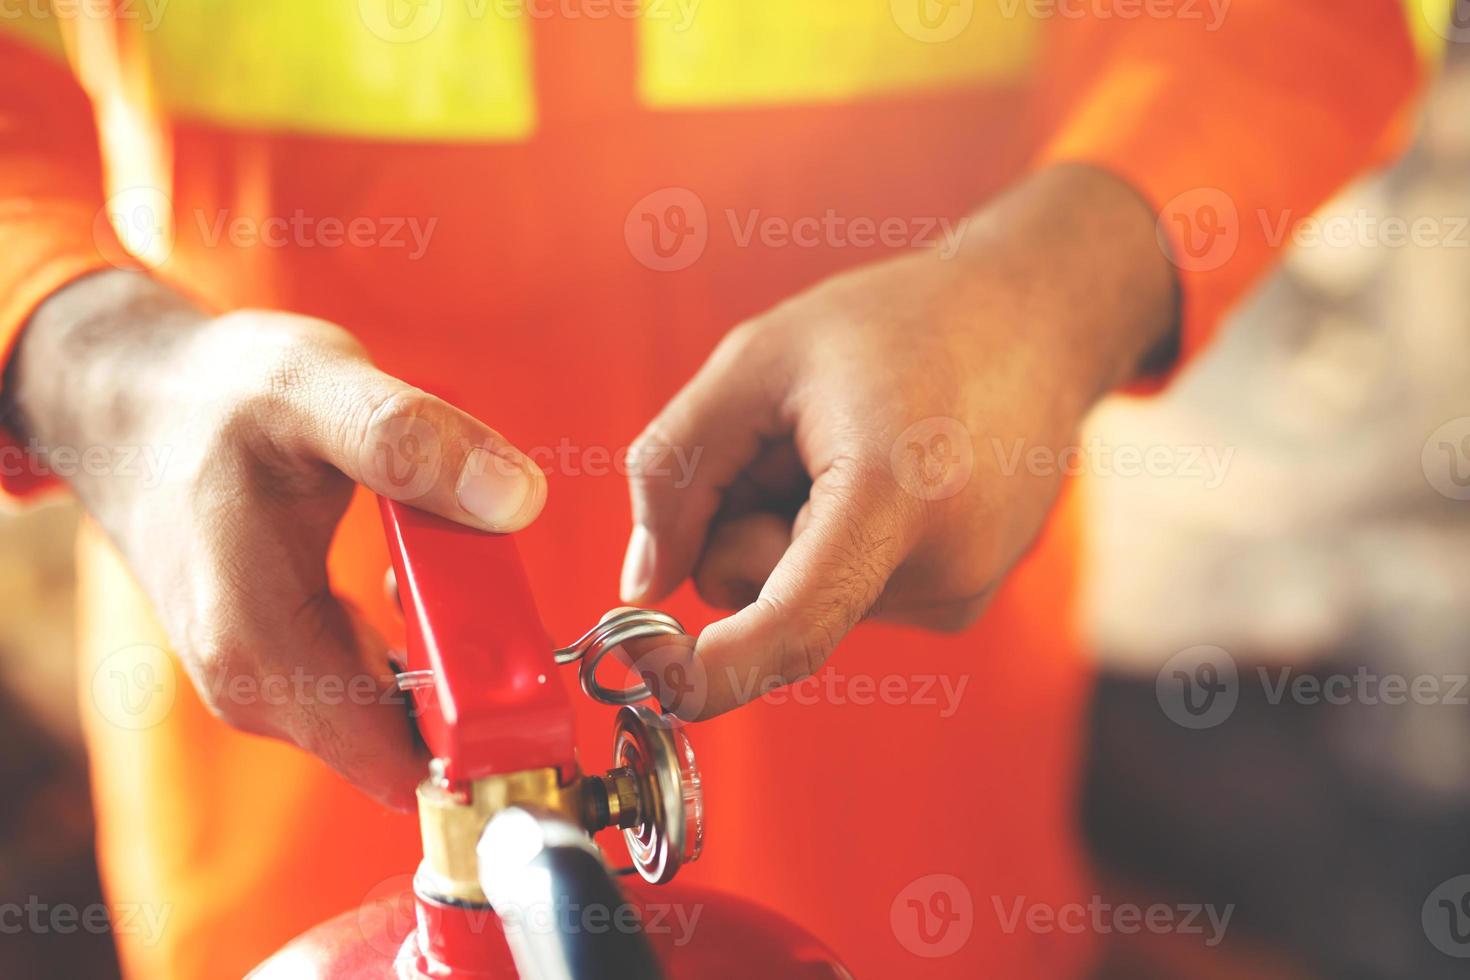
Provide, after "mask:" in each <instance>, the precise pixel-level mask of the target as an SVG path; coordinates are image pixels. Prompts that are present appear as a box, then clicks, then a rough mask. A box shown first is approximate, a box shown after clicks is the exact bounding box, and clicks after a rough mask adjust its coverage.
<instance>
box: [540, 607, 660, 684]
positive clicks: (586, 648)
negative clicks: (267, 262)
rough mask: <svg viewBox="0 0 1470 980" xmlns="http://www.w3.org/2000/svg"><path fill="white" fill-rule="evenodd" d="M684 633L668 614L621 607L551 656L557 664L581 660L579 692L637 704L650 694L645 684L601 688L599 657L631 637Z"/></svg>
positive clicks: (631, 638)
mask: <svg viewBox="0 0 1470 980" xmlns="http://www.w3.org/2000/svg"><path fill="white" fill-rule="evenodd" d="M683 635H685V630H684V627H683V626H681V625H680V624H679V621H678V620H677V619H675V618H674V617H673V616H670V615H669V614H668V613H663V612H659V611H657V610H655V609H638V608H635V607H632V606H621V607H619V608H617V609H614V610H612V611H610V612H609V613H607V614H606V615H605V616H603V617H602V619H601V620H599V621H598V623H597V625H596V626H594V627H592V628H591V629H590V630H588V631H587V632H586V633H584V634H583V635H582V637H581V638H580V639H579V640H577V642H575V643H573V644H572V645H571V646H567V647H562V648H561V649H560V650H557V651H556V652H555V654H554V656H555V658H556V662H557V663H559V664H569V663H573V662H575V661H578V660H580V661H581V667H580V668H579V672H578V678H579V680H580V681H581V685H582V691H583V693H585V694H586V695H587V696H588V697H590V698H592V699H593V700H594V701H601V702H602V703H604V704H618V705H623V704H637V703H638V702H639V701H644V700H647V699H648V698H650V697H652V696H653V694H652V692H650V691H649V690H648V686H647V685H646V684H635V685H633V686H631V687H626V688H608V687H604V686H603V685H602V684H601V683H599V682H598V680H597V667H598V665H599V664H600V663H602V658H603V657H605V656H607V654H608V652H609V651H611V650H613V649H615V648H616V647H619V646H622V645H623V644H624V643H627V642H628V641H630V640H641V639H646V638H648V637H653V636H683Z"/></svg>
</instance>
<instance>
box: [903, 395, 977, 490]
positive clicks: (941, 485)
mask: <svg viewBox="0 0 1470 980" xmlns="http://www.w3.org/2000/svg"><path fill="white" fill-rule="evenodd" d="M888 462H889V465H890V466H891V467H892V469H893V476H894V478H895V479H896V480H898V484H899V486H901V487H903V489H904V490H905V491H907V492H908V493H911V494H913V495H914V496H915V497H918V498H920V499H921V500H944V499H945V498H947V497H953V496H954V495H955V494H957V493H959V492H960V491H961V490H963V489H964V488H965V485H966V484H968V483H969V482H970V475H971V474H972V473H974V471H975V444H974V440H972V439H971V438H970V430H969V429H967V428H965V426H964V423H962V422H960V421H959V420H958V419H952V418H946V417H945V416H942V415H937V416H934V417H933V418H927V419H923V420H921V421H918V422H915V423H914V424H913V425H911V426H909V427H908V428H907V429H904V430H903V432H901V433H899V436H898V438H897V439H895V440H894V441H893V447H892V448H891V449H890V450H889V453H888Z"/></svg>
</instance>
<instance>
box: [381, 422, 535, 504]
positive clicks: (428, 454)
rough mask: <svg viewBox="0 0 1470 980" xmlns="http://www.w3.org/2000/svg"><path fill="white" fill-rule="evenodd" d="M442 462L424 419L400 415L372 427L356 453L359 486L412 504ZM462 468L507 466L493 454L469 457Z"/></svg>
mask: <svg viewBox="0 0 1470 980" xmlns="http://www.w3.org/2000/svg"><path fill="white" fill-rule="evenodd" d="M442 463H443V459H442V457H441V454H440V450H439V434H438V433H437V432H436V431H435V430H434V427H433V426H432V425H430V424H429V423H428V422H427V421H425V420H424V419H421V418H418V417H416V416H409V415H400V416H397V417H395V418H389V419H384V420H382V421H380V422H378V423H376V424H375V425H374V426H373V428H372V431H371V432H369V433H368V437H367V439H366V440H364V441H363V444H362V448H361V449H360V450H359V453H358V469H359V471H360V472H361V473H362V477H363V482H364V483H366V484H367V486H368V488H369V489H371V490H372V491H373V492H375V493H380V494H382V495H383V496H385V497H391V498H392V499H394V500H402V501H404V502H412V501H414V500H416V499H418V498H419V497H422V496H423V495H424V494H426V493H428V492H429V490H430V489H431V488H432V487H433V486H434V481H436V480H437V479H438V478H439V467H440V466H441V465H442ZM465 465H466V466H486V467H489V466H511V465H512V464H511V463H510V462H509V461H507V460H504V459H502V458H501V457H499V456H498V455H496V454H495V453H489V452H476V453H471V454H470V455H469V458H468V459H467V460H466V461H465Z"/></svg>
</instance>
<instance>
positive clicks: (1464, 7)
mask: <svg viewBox="0 0 1470 980" xmlns="http://www.w3.org/2000/svg"><path fill="white" fill-rule="evenodd" d="M1416 6H1418V8H1419V16H1420V17H1422V18H1423V19H1424V23H1426V24H1428V25H1429V27H1430V29H1431V30H1433V31H1434V33H1436V34H1438V35H1439V36H1440V37H1442V38H1444V39H1445V40H1446V41H1449V42H1450V43H1451V44H1470V0H1419V2H1418V3H1417V4H1416Z"/></svg>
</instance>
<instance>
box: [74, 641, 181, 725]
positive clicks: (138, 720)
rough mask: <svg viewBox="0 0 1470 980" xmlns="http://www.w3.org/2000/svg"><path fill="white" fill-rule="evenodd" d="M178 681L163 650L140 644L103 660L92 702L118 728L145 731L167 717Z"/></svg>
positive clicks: (94, 687)
mask: <svg viewBox="0 0 1470 980" xmlns="http://www.w3.org/2000/svg"><path fill="white" fill-rule="evenodd" d="M177 689H178V680H177V679H176V677H175V675H174V667H173V664H172V663H171V662H170V661H169V656H168V654H167V653H165V652H164V651H163V650H161V649H159V648H158V647H156V646H154V645H152V644H151V643H137V644H134V645H133V646H127V647H123V648H122V649H121V650H115V651H113V652H112V653H109V654H108V655H107V656H106V657H103V658H102V662H101V663H99V664H98V665H97V670H96V671H95V672H94V673H93V674H92V703H93V704H94V705H95V706H96V708H97V713H98V714H100V715H101V716H102V717H103V718H105V719H107V721H108V722H110V723H111V724H113V725H116V726H117V727H118V728H124V729H127V730H129V731H142V730H144V729H146V728H152V727H153V726H154V725H156V724H158V723H159V722H161V721H163V719H164V718H166V717H167V716H168V713H169V711H170V710H171V709H172V708H173V706H174V695H175V694H176V693H177Z"/></svg>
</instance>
